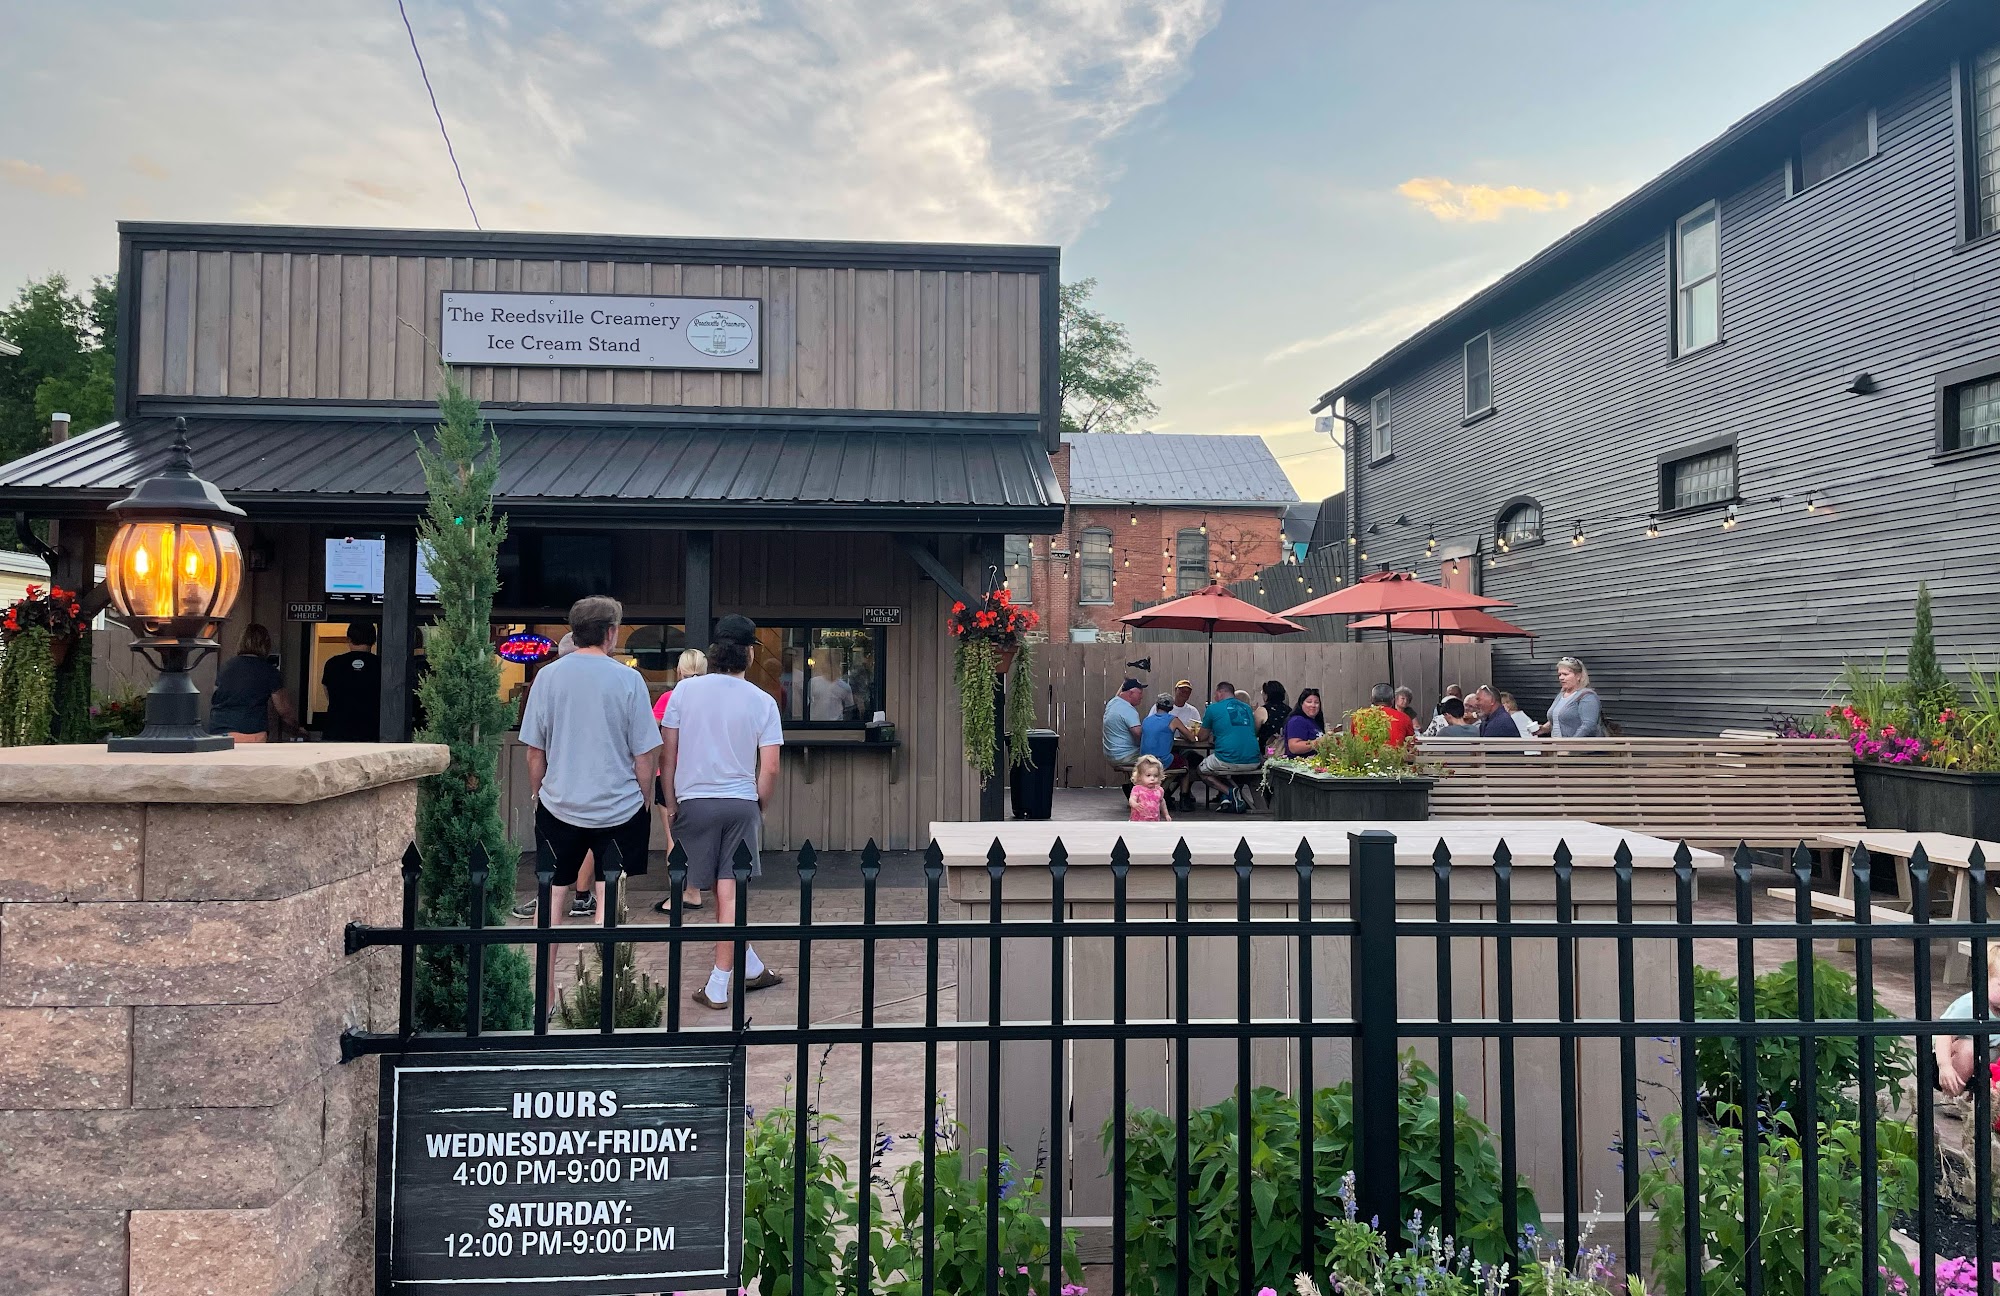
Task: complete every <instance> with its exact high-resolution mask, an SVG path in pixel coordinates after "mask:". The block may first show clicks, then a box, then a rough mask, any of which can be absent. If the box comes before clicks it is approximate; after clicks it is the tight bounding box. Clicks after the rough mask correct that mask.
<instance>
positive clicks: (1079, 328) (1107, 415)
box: [1058, 279, 1160, 432]
mask: <svg viewBox="0 0 2000 1296" xmlns="http://www.w3.org/2000/svg"><path fill="white" fill-rule="evenodd" d="M1096 291H1097V280H1095V279H1079V280H1078V281H1077V282H1075V283H1066V284H1064V285H1063V286H1062V292H1061V297H1060V302H1061V311H1060V314H1061V321H1060V324H1059V327H1058V332H1059V338H1060V342H1061V346H1062V378H1061V387H1062V430H1063V431H1065V432H1127V431H1130V430H1131V428H1132V425H1133V424H1135V423H1138V422H1140V421H1141V420H1143V419H1149V418H1151V417H1152V416H1153V415H1155V414H1157V413H1159V412H1160V407H1159V406H1158V405H1155V404H1154V403H1153V398H1152V396H1151V395H1150V393H1151V391H1152V389H1153V387H1154V385H1155V384H1157V383H1158V382H1159V380H1160V371H1159V369H1157V368H1156V367H1155V366H1154V365H1153V362H1152V361H1150V360H1145V359H1141V358H1140V357H1139V356H1138V355H1136V354H1134V353H1133V351H1132V341H1131V339H1130V338H1129V337H1128V336H1127V335H1126V332H1125V326H1124V325H1123V324H1120V323H1119V322H1118V321H1116V320H1114V319H1110V318H1109V317H1107V316H1105V315H1104V314H1102V313H1101V312H1098V311H1094V310H1092V309H1091V308H1090V295H1091V294H1092V293H1094V292H1096Z"/></svg>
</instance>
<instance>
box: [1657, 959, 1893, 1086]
mask: <svg viewBox="0 0 2000 1296" xmlns="http://www.w3.org/2000/svg"><path fill="white" fill-rule="evenodd" d="M1752 985H1753V992H1752V1001H1753V1003H1754V1005H1755V1007H1756V1013H1757V1020H1758V1021H1796V1020H1797V1019H1798V1015H1799V965H1798V963H1797V962H1796V961H1793V962H1790V963H1786V964H1785V965H1783V966H1782V967H1779V968H1777V969H1775V970H1773V971H1770V972H1766V973H1764V975H1762V976H1760V977H1758V978H1757V979H1756V980H1755V981H1754V982H1753V983H1752ZM1855 1007H1856V997H1855V993H1854V978H1853V977H1851V976H1849V975H1848V974H1847V973H1846V972H1843V971H1842V970H1840V969H1839V968H1837V967H1832V966H1830V965H1828V964H1826V963H1821V962H1815V963H1814V964H1813V1016H1814V1018H1816V1019H1817V1020H1819V1021H1855V1020H1857V1018H1856V1013H1855ZM1694 1015H1695V1016H1696V1017H1697V1018H1699V1019H1700V1020H1702V1021H1735V1020H1736V1018H1737V997H1736V978H1735V977H1733V976H1729V975H1726V974H1724V973H1721V972H1715V971H1711V970H1710V969H1708V968H1705V967H1700V966H1697V967H1696V968H1695V970H1694ZM1875 1016H1876V1017H1877V1018H1890V1017H1894V1016H1895V1014H1894V1013H1892V1012H1890V1011H1889V1010H1888V1009H1887V1008H1885V1007H1883V1005H1882V1001H1881V1000H1880V999H1877V1000H1876V1001H1875ZM1799 1045H1800V1040H1799V1038H1798V1037H1797V1036H1782V1037H1777V1038H1763V1039H1759V1040H1758V1041H1757V1044H1756V1065H1757V1079H1756V1091H1757V1094H1756V1110H1757V1111H1759V1112H1762V1113H1766V1114H1768V1113H1770V1112H1774V1111H1781V1110H1784V1109H1786V1108H1796V1107H1797V1106H1798V1103H1799V1096H1800V1091H1799V1066H1800V1057H1801V1050H1800V1047H1799ZM1694 1059H1695V1075H1696V1077H1697V1079H1698V1081H1699V1084H1700V1087H1701V1094H1702V1109H1703V1112H1704V1114H1706V1115H1707V1116H1708V1118H1709V1119H1710V1120H1717V1121H1720V1120H1721V1117H1722V1114H1723V1113H1724V1112H1725V1111H1736V1112H1740V1111H1742V1110H1744V1108H1745V1107H1746V1106H1747V1105H1748V1104H1746V1102H1745V1100H1744V1096H1743V1088H1742V1076H1741V1074H1740V1071H1739V1067H1738V1061H1739V1052H1738V1044H1737V1041H1735V1040H1733V1039H1698V1040H1696V1041H1695V1046H1694ZM1816 1061H1817V1066H1818V1077H1819V1079H1818V1084H1817V1085H1815V1087H1814V1090H1815V1093H1816V1095H1817V1099H1818V1103H1819V1113H1820V1116H1821V1117H1822V1118H1824V1119H1830V1120H1831V1119H1839V1120H1852V1119H1854V1117H1855V1115H1856V1111H1857V1103H1858V1101H1859V1087H1860V1083H1861V1041H1860V1040H1859V1039H1856V1038H1853V1037H1837V1036H1825V1037H1822V1038H1821V1039H1820V1040H1819V1043H1818V1048H1817V1051H1816ZM1915 1071H1916V1054H1915V1053H1914V1052H1913V1051H1912V1048H1911V1045H1910V1042H1909V1041H1908V1040H1906V1039H1879V1040H1877V1041H1876V1042H1875V1081H1876V1087H1877V1091H1878V1092H1887V1093H1888V1095H1889V1097H1890V1101H1891V1102H1892V1103H1893V1104H1897V1105H1900V1104H1901V1101H1902V1095H1903V1084H1904V1082H1905V1081H1907V1080H1908V1079H1909V1078H1910V1077H1911V1076H1912V1075H1913V1074H1915ZM1722 1123H1728V1122H1722Z"/></svg>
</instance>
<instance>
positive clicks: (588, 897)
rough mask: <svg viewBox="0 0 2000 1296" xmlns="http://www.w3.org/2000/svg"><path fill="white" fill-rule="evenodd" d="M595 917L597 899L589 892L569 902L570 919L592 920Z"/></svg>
mask: <svg viewBox="0 0 2000 1296" xmlns="http://www.w3.org/2000/svg"><path fill="white" fill-rule="evenodd" d="M596 915H597V897H596V896H595V895H593V894H592V893H591V892H589V891H584V892H581V893H579V894H578V895H577V897H576V898H575V899H574V900H571V901H570V902H569V916H570V917H572V918H593V917H595V916H596Z"/></svg>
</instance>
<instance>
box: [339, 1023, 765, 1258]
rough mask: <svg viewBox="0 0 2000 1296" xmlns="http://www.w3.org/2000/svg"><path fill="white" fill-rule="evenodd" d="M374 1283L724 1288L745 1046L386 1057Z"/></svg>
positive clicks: (738, 1180) (731, 1240)
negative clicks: (581, 1052)
mask: <svg viewBox="0 0 2000 1296" xmlns="http://www.w3.org/2000/svg"><path fill="white" fill-rule="evenodd" d="M381 1124H382V1135H381V1142H380V1144H379V1147H380V1155H379V1157H378V1162H379V1165H378V1176H377V1177H378V1186H377V1188H378V1190H377V1202H376V1229H375V1251H376V1290H377V1291H378V1292H385V1293H393V1292H446V1291H464V1292H478V1291H503V1292H508V1293H521V1294H524V1296H624V1294H627V1293H649V1292H660V1291H674V1290H679V1289H683V1288H695V1289H705V1288H734V1287H736V1285H737V1280H738V1270H739V1269H740V1268H741V1265H742V1251H743V1052H742V1050H741V1049H738V1048H731V1047H727V1046H701V1047H688V1048H670V1049H619V1050H612V1051H603V1052H599V1051H592V1052H591V1053H589V1054H588V1055H579V1054H576V1053H547V1052H538V1053H501V1052H488V1053H437V1054H428V1055H413V1056H406V1057H401V1058H385V1059H384V1061H383V1071H382V1116H381Z"/></svg>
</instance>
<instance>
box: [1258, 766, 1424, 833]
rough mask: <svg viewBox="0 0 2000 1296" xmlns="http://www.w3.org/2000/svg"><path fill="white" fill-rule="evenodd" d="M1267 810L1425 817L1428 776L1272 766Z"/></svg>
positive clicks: (1334, 817)
mask: <svg viewBox="0 0 2000 1296" xmlns="http://www.w3.org/2000/svg"><path fill="white" fill-rule="evenodd" d="M1269 775H1270V779H1271V813H1272V816H1273V817H1275V818H1278V819H1318V820H1330V821H1336V822H1337V821H1342V820H1356V819H1393V820H1403V821H1412V820H1415V821H1421V820H1425V819H1428V818H1430V817H1431V785H1432V784H1434V783H1436V782H1437V780H1436V779H1434V778H1429V777H1412V778H1331V777H1328V776H1326V775H1323V774H1305V773H1301V772H1299V771H1298V770H1292V769H1286V768H1284V767H1282V766H1273V767H1272V768H1271V769H1270V770H1269Z"/></svg>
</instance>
